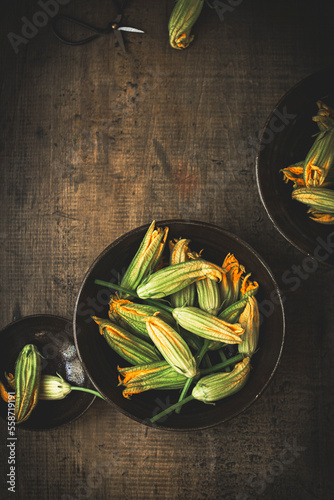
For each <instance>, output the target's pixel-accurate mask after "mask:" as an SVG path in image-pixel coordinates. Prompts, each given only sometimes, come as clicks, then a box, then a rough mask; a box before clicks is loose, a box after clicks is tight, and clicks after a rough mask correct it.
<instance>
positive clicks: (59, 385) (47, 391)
mask: <svg viewBox="0 0 334 500" xmlns="http://www.w3.org/2000/svg"><path fill="white" fill-rule="evenodd" d="M71 391H72V388H71V385H70V384H69V383H68V382H66V380H64V379H63V377H61V376H60V375H58V376H57V377H56V376H54V375H43V376H42V379H41V387H40V392H39V399H47V400H48V399H50V400H53V399H64V398H66V396H67V395H68V394H69V393H70V392H71Z"/></svg>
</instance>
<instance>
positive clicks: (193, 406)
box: [74, 220, 284, 430]
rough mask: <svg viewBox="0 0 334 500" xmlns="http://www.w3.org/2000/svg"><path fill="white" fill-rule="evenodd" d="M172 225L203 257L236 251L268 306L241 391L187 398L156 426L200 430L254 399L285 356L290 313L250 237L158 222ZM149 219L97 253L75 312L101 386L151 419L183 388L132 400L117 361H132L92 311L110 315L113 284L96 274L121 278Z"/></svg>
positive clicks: (121, 406) (79, 342)
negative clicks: (213, 399) (206, 399)
mask: <svg viewBox="0 0 334 500" xmlns="http://www.w3.org/2000/svg"><path fill="white" fill-rule="evenodd" d="M157 225H158V226H159V227H161V226H168V227H169V238H179V237H180V236H182V237H184V238H189V239H191V248H192V250H197V251H199V250H201V249H202V248H203V249H204V250H203V254H202V255H203V258H205V259H207V260H210V261H212V262H214V263H217V264H219V265H221V264H222V262H223V260H224V257H225V256H226V254H227V253H229V252H231V253H233V254H234V255H235V256H236V257H237V259H238V260H239V262H240V263H242V264H243V265H244V266H245V267H246V271H247V272H251V273H252V278H253V279H254V280H256V281H258V282H259V284H260V289H259V293H258V295H257V298H258V300H259V304H260V310H261V312H262V320H263V321H262V324H261V329H260V342H259V349H258V351H257V353H256V354H255V355H254V356H253V358H252V371H251V375H250V378H249V381H248V382H247V384H246V386H245V387H244V388H243V389H242V390H241V391H240V392H239V393H237V394H235V395H233V396H230V397H228V398H226V399H223V400H221V401H218V402H217V403H216V405H215V406H212V405H205V404H203V403H201V402H199V401H192V402H190V403H189V404H186V405H185V406H184V407H183V408H182V411H181V413H180V414H179V415H176V414H174V413H173V414H170V415H168V416H166V417H165V419H161V420H160V421H158V422H157V423H156V424H154V426H156V427H158V428H160V429H168V430H196V429H203V428H206V427H210V426H213V425H216V424H219V423H221V422H224V421H226V420H228V419H230V418H232V417H235V416H236V415H238V414H239V413H240V412H242V411H243V410H245V409H246V408H247V407H248V406H249V405H250V404H251V403H253V402H254V401H255V400H256V399H257V398H258V397H259V395H260V394H261V393H262V392H263V390H264V389H265V387H266V386H267V384H268V383H269V381H270V380H271V378H272V376H273V374H274V372H275V370H276V367H277V364H278V362H279V359H280V356H281V351H282V347H283V340H284V313H283V307H282V302H281V299H280V295H279V291H278V287H277V285H276V283H275V281H274V278H273V276H272V274H271V272H270V270H269V269H268V267H267V265H266V264H265V263H264V262H263V260H262V259H261V257H260V256H259V255H258V254H257V253H256V252H255V251H254V250H253V249H252V248H251V247H250V246H249V245H248V244H247V243H245V242H243V241H242V240H241V239H239V238H238V237H237V236H234V235H233V234H231V233H228V232H226V231H224V230H223V229H220V228H219V227H217V226H213V225H210V224H205V223H201V222H184V221H179V220H170V221H163V222H157ZM147 228H148V225H146V226H142V227H139V228H137V229H134V230H133V231H131V232H129V233H127V234H125V235H124V236H122V237H120V238H119V239H117V240H116V241H114V242H113V243H112V244H111V245H110V246H108V247H107V248H106V249H105V250H104V252H102V254H101V255H100V256H99V257H98V258H97V259H96V261H95V262H94V263H93V265H92V266H91V268H90V269H89V271H88V272H87V274H86V276H85V278H84V281H83V283H82V285H81V288H80V291H79V295H78V298H77V302H76V306H75V312H74V338H75V344H76V347H77V351H78V355H79V358H80V361H81V362H82V364H83V366H84V367H85V369H86V371H87V373H88V374H89V376H90V378H91V380H92V383H93V384H94V386H95V387H96V389H97V390H98V391H99V392H100V393H101V394H102V395H103V396H104V397H105V399H106V400H107V401H108V402H109V403H110V404H111V405H112V406H113V407H114V408H116V409H118V410H120V411H121V412H122V413H124V414H125V415H127V416H128V417H131V418H133V419H134V420H136V421H137V422H141V423H143V424H146V425H151V424H150V423H149V421H148V419H149V418H151V417H152V416H154V415H155V414H157V413H158V412H160V411H161V410H162V409H164V408H165V407H166V406H169V405H170V404H173V403H174V402H176V401H177V399H178V391H147V392H144V393H142V394H138V395H134V396H133V397H132V399H131V400H129V399H125V398H124V397H123V396H122V389H121V387H118V372H117V365H120V366H126V365H127V364H128V363H126V362H125V361H124V360H122V359H121V358H120V357H118V356H117V355H116V354H115V353H114V352H113V351H112V350H111V349H110V348H109V346H108V345H107V343H106V342H105V340H104V338H103V337H102V336H101V335H100V334H99V331H98V328H97V325H96V324H95V323H94V321H93V320H92V319H91V315H97V316H100V317H107V311H108V302H109V299H110V293H111V291H110V289H105V288H103V287H101V286H98V285H95V284H94V280H95V279H100V280H104V281H112V282H114V283H115V282H117V281H118V276H119V275H122V274H123V273H124V271H125V269H126V267H127V266H128V264H129V263H130V261H131V259H132V257H133V256H134V254H135V252H136V250H137V248H138V246H139V243H140V241H141V240H142V238H143V236H144V234H145V232H146V230H147Z"/></svg>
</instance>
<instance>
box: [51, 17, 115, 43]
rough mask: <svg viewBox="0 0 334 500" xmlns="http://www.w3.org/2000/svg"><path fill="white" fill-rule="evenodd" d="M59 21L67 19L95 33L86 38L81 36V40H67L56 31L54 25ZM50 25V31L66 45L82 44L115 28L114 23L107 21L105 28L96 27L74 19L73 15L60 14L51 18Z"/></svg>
mask: <svg viewBox="0 0 334 500" xmlns="http://www.w3.org/2000/svg"><path fill="white" fill-rule="evenodd" d="M59 21H67V22H69V23H71V24H76V25H78V26H82V27H83V28H86V29H88V30H90V31H93V32H94V33H96V34H95V35H91V36H88V37H87V38H83V39H82V40H77V41H73V40H69V39H68V38H65V37H64V36H63V35H61V34H60V33H59V31H57V28H56V25H57V23H58V22H59ZM51 26H52V31H53V33H54V34H55V36H56V37H57V38H58V40H60V41H61V42H63V43H66V44H67V45H84V44H85V43H89V42H91V41H93V40H95V38H97V37H98V36H100V35H107V34H109V33H111V32H112V31H113V30H114V29H117V28H116V24H115V23H109V24H108V26H107V27H106V28H98V27H96V26H92V25H91V24H87V23H83V22H82V21H79V20H78V19H74V18H73V17H69V16H64V15H60V16H57V17H55V18H54V19H53V20H52V24H51Z"/></svg>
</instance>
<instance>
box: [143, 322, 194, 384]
mask: <svg viewBox="0 0 334 500" xmlns="http://www.w3.org/2000/svg"><path fill="white" fill-rule="evenodd" d="M146 328H147V331H148V333H149V335H150V337H151V339H152V341H153V342H154V344H155V346H156V347H157V348H158V349H159V351H160V352H161V354H162V356H163V357H164V358H165V360H166V361H167V362H168V363H169V364H170V365H171V366H172V367H173V368H174V370H176V371H177V372H179V373H182V374H183V375H185V376H186V377H194V376H195V375H196V372H197V368H196V361H195V358H194V357H193V355H192V353H191V351H190V349H189V347H188V345H187V343H186V342H185V341H184V340H183V338H182V337H181V335H179V334H178V333H177V332H176V331H175V330H174V329H173V328H172V327H171V326H169V325H168V324H167V323H165V321H163V320H162V319H160V318H159V317H158V316H156V315H155V316H152V317H149V318H147V319H146Z"/></svg>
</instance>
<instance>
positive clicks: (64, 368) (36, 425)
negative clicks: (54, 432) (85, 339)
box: [0, 314, 95, 430]
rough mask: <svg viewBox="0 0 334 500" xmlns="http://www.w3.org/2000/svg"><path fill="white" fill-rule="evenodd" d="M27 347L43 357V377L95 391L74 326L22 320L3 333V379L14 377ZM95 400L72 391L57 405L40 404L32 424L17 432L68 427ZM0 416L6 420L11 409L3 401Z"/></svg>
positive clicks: (40, 318)
mask: <svg viewBox="0 0 334 500" xmlns="http://www.w3.org/2000/svg"><path fill="white" fill-rule="evenodd" d="M26 344H34V345H35V346H36V347H37V348H38V350H39V352H40V353H41V354H42V356H43V357H44V359H42V374H45V375H46V374H48V375H56V373H59V375H61V376H62V377H63V378H64V379H65V380H67V382H69V383H71V384H72V385H76V386H79V387H88V388H91V387H92V385H91V383H90V380H89V378H88V376H87V374H86V373H85V371H84V369H83V368H82V365H81V363H80V361H79V358H78V356H77V352H76V349H75V346H74V341H73V329H72V323H71V322H70V321H69V320H67V319H65V318H61V317H59V316H52V315H42V314H41V315H35V316H27V317H25V318H22V319H20V320H18V321H15V322H14V323H11V324H10V325H8V326H6V327H5V328H4V329H3V330H2V331H1V332H0V378H1V382H2V383H6V379H5V376H4V372H7V373H13V374H14V370H15V361H16V359H17V357H18V355H19V353H20V351H21V350H22V348H23V347H24V346H25V345H26ZM94 399H95V396H94V395H92V394H88V393H85V392H79V391H72V392H71V393H70V394H69V395H68V396H66V398H64V399H61V400H57V401H44V400H43V401H42V400H41V401H39V402H38V404H37V406H36V408H35V409H34V410H33V412H32V413H31V415H30V417H29V419H28V420H26V421H25V422H23V423H22V424H19V425H18V426H17V428H20V429H21V428H23V429H30V430H44V429H52V428H53V427H58V426H60V425H63V424H68V423H70V422H72V421H73V420H75V419H77V418H78V417H80V416H81V415H83V414H84V413H85V411H86V410H87V409H88V408H89V407H90V405H91V404H92V403H93V401H94ZM0 415H1V417H2V418H4V419H5V420H6V419H7V415H8V406H7V403H5V402H4V401H3V400H2V399H1V398H0Z"/></svg>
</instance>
